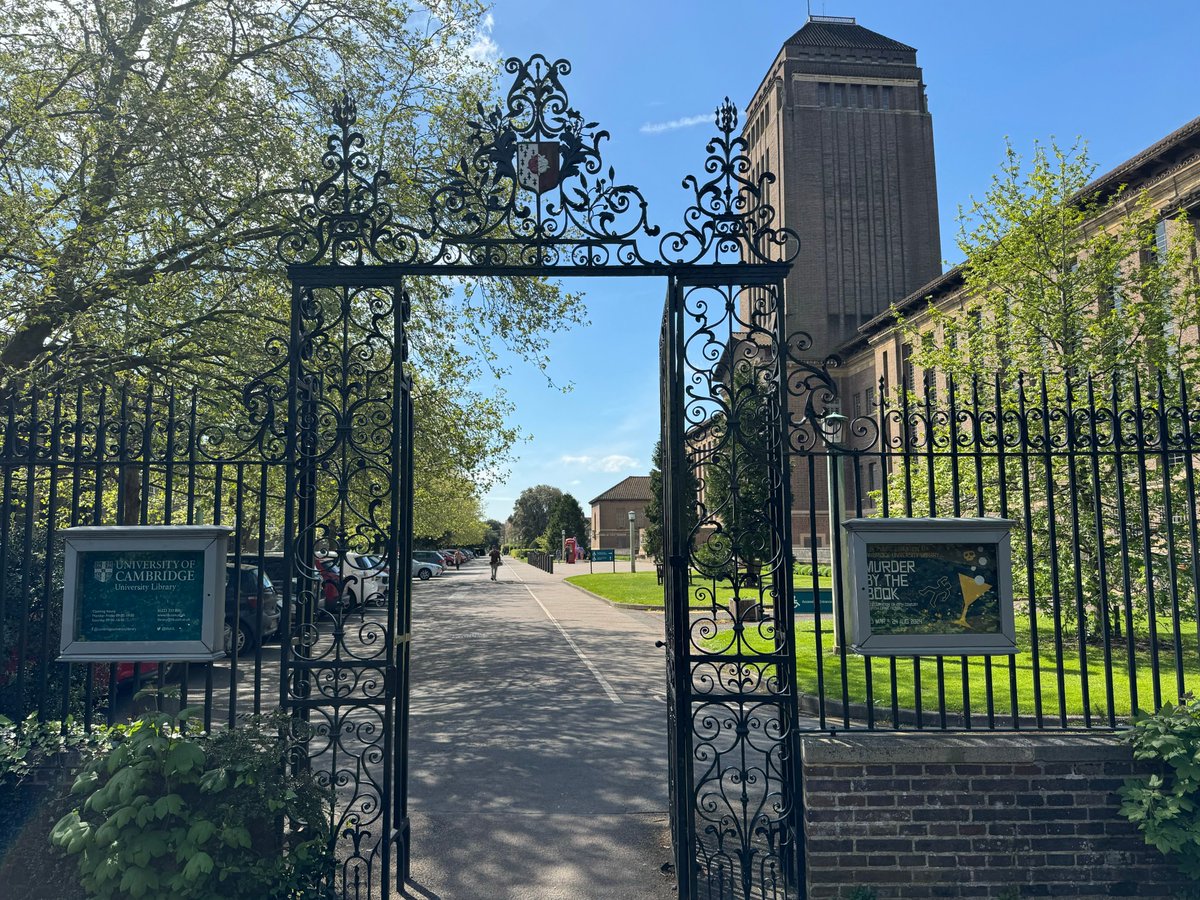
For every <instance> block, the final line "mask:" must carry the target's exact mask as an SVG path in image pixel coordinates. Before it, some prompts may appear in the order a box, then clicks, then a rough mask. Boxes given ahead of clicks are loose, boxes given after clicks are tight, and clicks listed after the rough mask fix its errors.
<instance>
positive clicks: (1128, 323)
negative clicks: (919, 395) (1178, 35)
mask: <svg viewBox="0 0 1200 900" xmlns="http://www.w3.org/2000/svg"><path fill="white" fill-rule="evenodd" d="M1095 170H1096V166H1095V164H1094V163H1093V162H1092V161H1091V160H1090V159H1089V158H1088V155H1087V147H1086V145H1084V144H1082V143H1079V144H1076V145H1075V146H1073V147H1071V148H1069V149H1066V150H1064V149H1062V148H1060V147H1059V146H1058V145H1057V144H1053V143H1052V144H1051V145H1050V146H1049V147H1048V148H1047V147H1046V146H1044V145H1041V144H1037V145H1035V147H1034V153H1033V158H1032V160H1030V162H1029V165H1028V167H1027V166H1026V165H1025V163H1024V161H1023V160H1022V159H1021V157H1020V156H1019V155H1018V154H1017V153H1016V152H1015V151H1014V150H1013V148H1012V146H1011V145H1010V146H1008V147H1006V152H1005V161H1004V163H1003V164H1002V166H1001V168H1000V172H999V173H998V174H996V175H995V176H994V177H993V179H992V183H991V186H990V187H989V189H988V191H987V193H986V195H985V196H984V199H983V200H973V201H972V203H971V206H970V208H969V209H968V210H967V211H965V212H960V215H959V232H958V241H957V242H958V247H959V250H961V251H962V253H963V254H964V256H965V257H966V261H965V262H964V263H963V264H962V273H963V279H964V282H965V284H966V287H967V292H968V294H969V295H970V296H971V300H970V301H969V303H968V309H967V310H954V311H948V310H941V309H937V308H935V307H933V306H931V307H930V309H929V316H928V317H927V319H925V320H923V321H921V322H919V323H912V322H904V321H903V320H902V321H901V326H902V328H904V329H905V331H906V333H907V335H908V336H909V337H910V339H912V342H913V349H914V357H913V358H914V361H915V362H916V363H917V364H918V365H921V366H929V367H933V368H936V369H937V370H938V371H939V372H941V373H944V374H947V375H953V376H955V377H956V378H958V379H959V380H960V381H964V382H965V380H966V378H967V377H968V376H969V375H971V374H982V375H985V376H987V377H990V375H991V373H992V372H995V371H1006V372H1010V373H1016V372H1041V371H1045V372H1047V373H1048V374H1049V375H1051V376H1053V378H1052V379H1051V383H1050V385H1049V389H1050V390H1051V392H1052V399H1054V398H1061V397H1062V396H1063V395H1064V392H1065V381H1064V379H1065V377H1066V376H1080V375H1083V374H1085V373H1091V374H1093V375H1100V374H1107V373H1111V372H1115V371H1120V372H1122V373H1124V374H1126V375H1132V373H1133V371H1135V370H1137V371H1140V372H1141V373H1142V375H1143V376H1145V375H1147V374H1151V375H1152V374H1153V373H1157V372H1160V371H1167V372H1171V371H1179V370H1180V368H1183V369H1189V370H1190V369H1195V368H1196V367H1197V364H1198V354H1200V346H1197V344H1196V342H1195V341H1194V340H1189V339H1188V338H1187V329H1188V328H1189V327H1194V326H1196V325H1197V324H1200V302H1198V301H1200V291H1198V285H1197V280H1196V277H1195V269H1194V264H1193V261H1192V258H1191V251H1190V248H1191V247H1193V246H1194V245H1195V236H1194V234H1192V233H1191V229H1190V226H1189V225H1188V223H1187V220H1186V219H1185V218H1178V219H1176V220H1174V221H1172V222H1170V223H1166V222H1162V221H1161V220H1160V219H1159V217H1158V215H1157V214H1156V212H1155V210H1154V208H1153V206H1152V205H1151V202H1150V198H1149V196H1148V195H1147V194H1145V193H1142V194H1140V195H1137V196H1132V197H1131V196H1127V193H1126V191H1125V190H1124V189H1123V188H1118V189H1117V190H1115V191H1113V192H1111V193H1107V194H1095V193H1093V194H1088V193H1086V192H1085V189H1086V188H1087V186H1088V184H1089V183H1090V182H1091V180H1092V177H1093V176H1094V174H1095ZM1166 231H1171V232H1173V234H1172V235H1171V236H1172V238H1173V239H1172V240H1171V241H1169V242H1167V241H1164V240H1161V238H1163V237H1165V232H1166ZM1189 237H1190V240H1189ZM931 326H932V327H931ZM939 332H940V333H941V335H942V338H941V339H940V340H939V339H938V333H939ZM1006 386H1007V387H1008V388H1009V389H1010V390H1011V388H1013V387H1014V386H1015V385H1013V384H1012V383H1011V381H1010V383H1009V384H1008V385H1006ZM910 387H911V385H910Z"/></svg>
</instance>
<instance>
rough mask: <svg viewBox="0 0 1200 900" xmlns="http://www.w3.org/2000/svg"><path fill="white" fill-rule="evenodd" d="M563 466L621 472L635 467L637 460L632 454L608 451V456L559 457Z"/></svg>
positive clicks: (589, 470) (593, 470)
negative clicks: (626, 454)
mask: <svg viewBox="0 0 1200 900" xmlns="http://www.w3.org/2000/svg"><path fill="white" fill-rule="evenodd" d="M559 462H560V463H562V464H563V465H564V466H575V467H578V468H581V469H584V470H585V471H588V472H623V471H626V470H628V469H636V468H637V467H638V461H637V460H636V459H634V458H633V457H632V456H625V455H624V454H621V453H610V454H609V455H608V456H587V455H584V456H570V455H564V456H561V457H559Z"/></svg>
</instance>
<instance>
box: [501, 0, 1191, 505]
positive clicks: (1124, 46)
mask: <svg viewBox="0 0 1200 900" xmlns="http://www.w3.org/2000/svg"><path fill="white" fill-rule="evenodd" d="M812 10H813V12H814V13H816V14H826V15H839V16H855V17H857V19H858V22H859V24H860V25H863V26H865V27H867V28H870V29H872V30H874V31H878V32H880V33H882V34H885V35H887V36H888V37H891V38H895V39H896V40H899V41H903V42H904V43H907V44H909V45H911V46H913V47H916V48H917V62H918V64H919V65H921V67H922V68H923V69H924V72H925V82H926V85H927V86H928V93H929V107H930V111H931V113H932V114H933V130H934V141H935V148H936V157H937V177H938V203H939V207H940V211H941V228H942V245H943V249H942V255H943V257H944V258H945V259H947V260H948V261H949V262H950V263H951V264H952V263H955V262H958V261H959V255H958V253H957V250H956V249H955V247H954V236H955V233H956V230H957V229H956V225H955V217H956V215H957V211H958V207H959V205H960V204H966V203H967V202H968V201H969V198H970V197H971V195H976V196H979V195H982V193H983V192H984V191H985V190H986V189H987V185H988V182H989V179H990V178H991V175H992V173H993V172H995V171H996V168H997V166H998V165H999V163H1000V161H1001V159H1002V155H1003V148H1004V139H1005V137H1006V136H1007V137H1008V138H1009V139H1011V140H1012V142H1013V143H1014V145H1015V146H1016V147H1017V148H1018V149H1019V150H1027V149H1028V148H1030V147H1031V146H1032V143H1033V141H1034V140H1035V139H1042V140H1047V139H1049V138H1051V137H1057V138H1058V139H1059V141H1060V142H1064V143H1069V142H1070V141H1071V140H1073V139H1074V138H1075V137H1076V136H1082V137H1084V138H1086V139H1087V141H1088V144H1089V148H1090V153H1091V156H1092V158H1093V160H1095V161H1096V162H1097V163H1098V164H1099V166H1100V171H1101V172H1103V171H1106V170H1108V169H1111V168H1113V167H1114V166H1116V165H1118V164H1119V163H1121V162H1123V161H1124V160H1125V159H1127V158H1129V157H1130V156H1133V155H1134V154H1135V153H1137V152H1139V151H1140V150H1142V149H1144V148H1145V147H1147V146H1149V145H1150V144H1152V143H1154V142H1155V141H1157V140H1158V139H1159V138H1161V137H1163V136H1164V135H1166V134H1167V133H1168V132H1170V131H1172V130H1174V129H1175V128H1178V127H1179V126H1180V125H1183V124H1184V123H1185V122H1187V121H1189V120H1190V119H1192V118H1194V117H1195V116H1197V115H1200V90H1197V85H1198V82H1200V78H1198V76H1200V70H1198V68H1197V64H1196V62H1195V52H1194V44H1195V39H1196V35H1197V34H1200V2H1197V0H1156V2H1138V0H1127V2H1124V3H1117V2H1108V0H1089V2H1083V0H1070V2H1068V0H1044V2H1042V3H1038V4H1034V3H1026V4H1018V3H1000V2H994V0H992V2H985V0H981V2H949V0H943V2H932V0H927V2H918V0H912V2H903V3H902V2H896V0H853V2H851V0H813V3H812ZM806 15H807V12H806V5H805V2H803V0H799V2H797V0H790V2H783V0H742V2H732V3H717V2H709V0H699V2H687V3H684V2H675V0H641V2H632V0H606V2H603V3H584V2H577V0H557V2H548V0H499V2H497V3H495V4H494V6H493V7H492V11H491V18H490V20H489V21H490V23H491V27H490V31H489V32H488V33H487V34H486V35H483V36H482V38H481V40H482V42H483V43H488V42H490V44H489V49H492V50H494V51H495V52H498V53H499V54H500V55H502V56H528V55H529V54H531V53H535V52H541V53H543V54H545V55H546V56H548V57H550V58H551V59H553V58H556V57H566V58H567V59H569V60H571V62H572V64H573V66H574V71H573V73H572V75H571V76H570V79H569V81H568V83H567V89H568V91H569V93H570V96H571V100H572V102H573V104H574V106H575V107H576V108H577V109H579V110H580V111H581V112H582V113H583V115H584V116H585V117H587V118H588V119H589V120H592V121H597V122H599V123H600V127H601V128H604V129H607V130H608V131H609V132H611V134H612V139H611V141H610V142H609V143H608V144H607V145H606V147H605V150H604V152H605V159H606V162H608V163H610V164H611V165H613V166H615V167H616V170H617V178H618V179H619V180H621V181H625V182H627V183H633V184H636V185H638V186H639V187H640V188H641V189H642V192H643V194H645V196H646V198H647V199H648V200H649V202H650V210H651V218H652V220H653V221H656V222H658V223H660V224H662V225H665V226H667V227H668V228H670V227H676V226H677V224H678V222H679V215H680V212H681V210H682V209H683V206H684V204H685V201H686V199H687V197H686V194H685V193H684V191H683V190H682V189H681V187H680V180H681V179H682V178H683V176H684V175H686V174H688V173H689V172H695V173H697V174H699V173H701V164H702V162H703V157H704V143H705V140H706V138H707V137H708V136H709V135H710V134H711V133H712V128H711V126H710V125H709V124H708V123H709V122H710V121H711V120H710V119H708V118H707V116H708V115H710V114H711V112H712V110H713V108H714V107H715V106H716V105H717V104H718V103H719V102H720V101H721V100H722V98H724V97H725V96H729V97H730V98H731V99H732V100H733V101H734V102H735V103H736V104H737V105H738V106H739V108H740V107H742V106H744V105H745V103H746V102H747V101H748V100H749V98H750V97H751V95H752V94H753V92H754V89H755V87H757V85H758V83H759V81H760V80H761V78H762V77H763V75H764V74H765V72H766V69H767V67H768V65H770V63H771V61H772V60H773V59H774V57H775V54H776V53H777V52H778V50H779V47H780V46H781V44H782V43H783V42H784V41H785V40H786V39H787V38H788V37H790V36H791V35H792V34H793V33H794V32H795V31H796V30H797V29H799V28H800V27H801V26H802V25H803V24H804V21H805V18H806ZM701 116H705V117H706V118H704V119H699V117H701ZM698 119H699V123H698V124H687V123H692V122H696V121H697V120H698ZM568 286H569V287H570V288H571V289H573V290H582V291H583V292H585V294H586V303H587V306H588V311H589V316H590V319H591V325H589V326H588V327H587V328H584V329H579V330H576V331H573V332H569V333H563V334H560V335H557V336H555V338H554V340H553V343H552V345H551V350H550V355H551V360H552V363H551V369H550V373H549V374H550V376H551V377H552V378H553V380H554V381H555V382H556V383H557V384H560V385H566V384H570V385H573V390H572V391H571V392H570V393H566V394H564V393H562V392H560V391H556V390H554V389H552V388H550V387H548V386H547V383H546V378H545V376H544V375H543V374H542V373H540V372H538V371H536V370H535V369H533V368H532V367H531V366H527V365H524V364H522V363H520V362H519V361H516V362H513V371H512V374H511V375H509V376H508V377H507V378H506V379H505V387H506V389H507V391H508V394H509V396H510V398H511V399H512V400H514V401H515V402H516V404H517V411H516V414H515V416H514V421H515V422H516V423H517V424H518V425H519V426H520V427H521V428H522V430H523V431H524V432H525V433H526V434H527V435H529V436H530V439H529V440H528V441H527V442H526V443H524V444H522V445H520V446H519V447H517V448H516V453H517V456H518V457H519V458H518V459H517V461H516V462H515V463H514V464H513V465H512V466H511V467H510V468H511V472H510V475H509V477H508V478H507V480H506V481H505V482H504V483H502V484H500V485H497V486H496V487H495V488H494V489H493V490H492V491H491V492H490V493H489V494H488V495H487V497H486V498H485V509H486V512H487V515H488V516H489V517H494V518H498V519H505V518H507V516H508V515H509V514H510V513H511V512H512V504H513V501H514V500H515V499H516V496H517V495H518V494H519V493H520V491H521V490H522V489H523V488H525V487H529V486H531V485H534V484H539V483H545V484H552V485H555V486H557V487H560V488H562V489H563V490H565V491H569V492H571V493H572V494H574V495H575V497H576V498H577V499H578V500H579V501H580V502H581V503H582V504H584V507H585V512H587V506H586V505H587V501H588V500H590V499H591V498H592V497H594V496H595V495H596V494H598V493H600V492H602V491H603V490H605V489H606V488H608V487H610V486H611V485H613V484H615V483H616V482H617V481H619V480H621V479H622V478H624V477H626V476H627V475H634V474H646V473H647V472H648V471H649V461H650V453H651V450H652V448H653V445H654V441H655V440H656V438H657V436H658V427H659V426H658V356H657V354H658V322H659V318H660V316H661V313H662V303H663V293H664V290H665V284H664V283H663V282H660V281H658V280H655V279H625V278H621V279H587V280H584V279H572V280H571V282H570V284H569V285H568ZM614 357H615V358H616V359H617V363H616V364H615V365H614V364H612V363H611V362H610V361H611V360H612V359H613V358H614Z"/></svg>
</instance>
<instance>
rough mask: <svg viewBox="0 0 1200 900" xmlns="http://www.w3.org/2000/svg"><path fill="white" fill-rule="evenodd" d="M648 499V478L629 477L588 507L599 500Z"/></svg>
mask: <svg viewBox="0 0 1200 900" xmlns="http://www.w3.org/2000/svg"><path fill="white" fill-rule="evenodd" d="M649 499H650V476H649V475H630V476H629V477H628V478H626V479H625V480H624V481H618V482H617V483H616V484H614V485H613V486H612V487H610V488H609V489H608V490H607V491H605V492H604V493H603V494H601V495H600V496H599V497H596V498H595V499H593V500H592V501H591V502H590V503H589V505H590V506H595V505H596V504H597V503H599V502H600V501H601V500H646V501H648V500H649Z"/></svg>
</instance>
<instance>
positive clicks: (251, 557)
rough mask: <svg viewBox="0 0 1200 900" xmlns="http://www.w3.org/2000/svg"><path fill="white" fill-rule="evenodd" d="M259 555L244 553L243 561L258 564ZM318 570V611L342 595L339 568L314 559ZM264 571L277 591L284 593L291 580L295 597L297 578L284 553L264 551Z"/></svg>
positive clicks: (230, 555)
mask: <svg viewBox="0 0 1200 900" xmlns="http://www.w3.org/2000/svg"><path fill="white" fill-rule="evenodd" d="M234 559H235V557H234V554H232V553H230V554H229V556H228V558H227V561H228V562H230V563H232V562H234ZM258 560H259V556H258V554H257V553H256V552H248V553H243V554H242V557H241V561H242V562H244V563H249V564H251V565H257V564H258ZM314 563H315V565H316V568H317V570H319V571H320V573H321V591H320V593H319V594H318V596H317V611H318V612H320V611H321V610H323V609H325V607H326V605H327V604H329V605H335V604H336V603H337V599H338V597H339V596H340V595H341V592H342V588H341V579H340V578H338V575H337V569H336V567H335V566H333V565H332V564H330V563H329V562H328V561H327V560H323V559H319V558H318V559H316V560H314ZM262 566H263V571H265V572H266V573H267V577H268V578H269V579H271V584H273V585H274V586H275V590H276V593H279V594H282V593H283V590H282V587H283V585H284V584H285V583H286V582H289V581H290V582H291V585H292V590H293V595H292V596H293V599H295V593H294V591H295V589H296V583H297V579H296V576H295V575H294V574H290V573H288V572H286V571H285V561H284V556H283V554H282V553H264V554H263V555H262Z"/></svg>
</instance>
